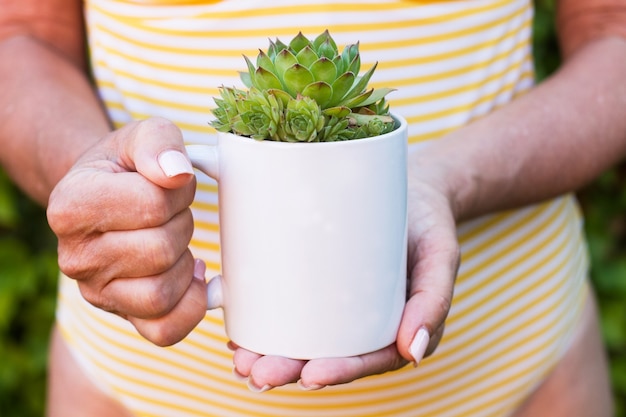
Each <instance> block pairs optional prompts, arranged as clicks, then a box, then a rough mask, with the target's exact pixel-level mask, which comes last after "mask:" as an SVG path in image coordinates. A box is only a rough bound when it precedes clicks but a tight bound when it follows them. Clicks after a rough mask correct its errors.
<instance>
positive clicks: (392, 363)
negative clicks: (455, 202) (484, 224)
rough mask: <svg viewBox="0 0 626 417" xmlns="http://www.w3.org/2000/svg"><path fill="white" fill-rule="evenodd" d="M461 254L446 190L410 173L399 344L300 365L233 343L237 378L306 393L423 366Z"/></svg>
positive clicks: (256, 387) (263, 387) (437, 335)
mask: <svg viewBox="0 0 626 417" xmlns="http://www.w3.org/2000/svg"><path fill="white" fill-rule="evenodd" d="M459 259H460V252H459V245H458V241H457V236H456V224H455V220H454V216H453V212H452V203H451V201H450V198H449V197H448V196H447V193H446V185H445V184H443V183H442V182H441V181H438V180H437V178H436V177H435V176H434V175H433V172H432V171H431V172H427V173H421V172H419V170H417V169H416V170H412V172H411V173H410V182H409V245H408V276H409V281H408V289H407V295H408V300H407V303H406V305H405V308H404V313H403V317H402V321H401V323H400V328H399V331H398V336H397V339H396V343H394V344H392V345H390V346H387V347H386V348H384V349H381V350H378V351H376V352H372V353H367V354H364V355H360V356H354V357H348V358H323V359H313V360H310V361H302V360H295V359H288V358H283V357H278V356H263V355H258V354H256V353H252V352H250V351H248V350H245V349H243V348H240V347H238V346H236V345H235V344H233V343H232V342H231V343H230V344H229V346H230V347H231V348H232V349H233V350H234V351H235V352H234V358H233V361H234V365H235V366H234V372H235V374H236V375H238V376H239V377H240V378H241V379H245V380H247V382H248V387H249V388H250V389H251V390H253V391H257V392H262V391H267V390H268V389H271V388H274V387H278V386H282V385H286V384H289V383H294V382H297V383H298V385H299V386H300V388H302V389H304V390H315V389H320V388H323V387H325V386H329V385H338V384H345V383H348V382H351V381H354V380H356V379H359V378H363V377H366V376H369V375H374V374H382V373H385V372H389V371H393V370H396V369H399V368H402V367H403V366H405V365H407V364H408V363H410V362H412V363H414V364H415V365H417V364H419V362H420V361H421V359H422V358H423V357H424V356H427V355H430V354H431V353H432V352H433V351H434V350H435V348H436V347H437V345H438V344H439V341H440V340H441V337H442V335H443V330H444V321H445V319H446V317H447V315H448V311H449V309H450V304H451V301H452V292H453V287H454V281H455V278H456V273H457V269H458V265H459Z"/></svg>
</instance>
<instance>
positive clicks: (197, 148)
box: [185, 145, 219, 180]
mask: <svg viewBox="0 0 626 417" xmlns="http://www.w3.org/2000/svg"><path fill="white" fill-rule="evenodd" d="M185 149H186V150H187V155H188V156H189V159H190V160H191V164H192V165H193V166H194V167H195V168H197V169H199V170H200V171H202V172H204V173H205V174H207V175H208V176H209V177H211V178H213V179H214V180H219V178H218V177H219V162H218V154H217V146H214V145H186V146H185Z"/></svg>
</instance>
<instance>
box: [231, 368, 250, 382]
mask: <svg viewBox="0 0 626 417" xmlns="http://www.w3.org/2000/svg"><path fill="white" fill-rule="evenodd" d="M233 375H234V376H235V379H236V380H237V381H240V382H248V377H247V376H243V375H242V374H240V373H239V371H237V368H236V367H234V366H233Z"/></svg>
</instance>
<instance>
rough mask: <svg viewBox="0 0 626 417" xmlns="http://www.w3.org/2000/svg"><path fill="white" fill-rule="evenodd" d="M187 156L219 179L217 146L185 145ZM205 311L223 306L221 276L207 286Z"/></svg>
mask: <svg viewBox="0 0 626 417" xmlns="http://www.w3.org/2000/svg"><path fill="white" fill-rule="evenodd" d="M185 149H186V150H187V155H188V156H189V159H190V160H191V164H192V165H193V166H194V168H197V169H199V170H200V171H202V172H204V173H205V174H207V175H208V176H209V177H211V178H213V179H214V180H218V177H219V164H218V154H217V146H213V145H186V146H185ZM207 296H208V302H207V310H213V309H215V308H221V307H223V306H224V304H223V296H222V276H221V275H216V276H215V277H213V278H211V280H210V281H209V283H208V284H207Z"/></svg>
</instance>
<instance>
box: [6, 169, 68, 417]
mask: <svg viewBox="0 0 626 417" xmlns="http://www.w3.org/2000/svg"><path fill="white" fill-rule="evenodd" d="M57 274H58V268H57V261H56V241H55V239H54V236H53V234H52V232H50V230H49V229H48V226H47V223H46V218H45V213H44V211H43V209H42V208H41V207H38V206H37V205H36V204H34V203H33V202H32V201H30V200H29V199H28V198H26V197H25V196H24V195H22V194H21V193H20V192H19V191H18V190H17V189H16V188H15V186H14V185H13V184H12V183H11V182H10V181H9V179H8V178H7V176H6V175H5V174H4V173H3V172H1V171H0V416H2V417H31V416H32V417H35V416H43V408H44V401H43V400H44V398H45V396H44V395H45V382H46V381H45V377H46V363H47V347H48V339H49V334H50V328H51V325H52V321H53V318H54V308H55V293H56V282H57Z"/></svg>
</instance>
